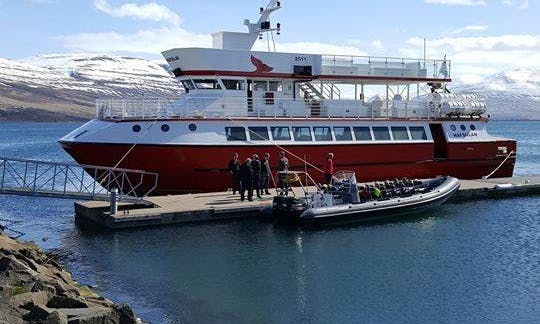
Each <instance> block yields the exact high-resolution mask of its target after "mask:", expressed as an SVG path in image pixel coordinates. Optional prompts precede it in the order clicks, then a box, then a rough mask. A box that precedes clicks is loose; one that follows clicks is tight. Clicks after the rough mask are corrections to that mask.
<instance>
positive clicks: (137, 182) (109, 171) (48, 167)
mask: <svg viewBox="0 0 540 324" xmlns="http://www.w3.org/2000/svg"><path fill="white" fill-rule="evenodd" d="M158 178H159V175H158V174H157V173H153V172H146V171H142V170H131V169H121V168H111V167H102V166H94V165H79V164H73V163H62V162H51V161H39V160H31V159H20V158H6V157H0V194H12V195H24V196H36V197H50V198H68V199H82V200H107V201H109V200H110V197H111V194H110V192H111V191H113V190H114V191H115V192H116V191H117V192H118V193H117V194H116V197H117V200H118V201H124V202H136V201H139V202H140V201H142V200H143V199H144V198H145V197H146V196H148V195H149V194H151V193H152V192H153V191H154V190H155V189H156V187H157V184H158Z"/></svg>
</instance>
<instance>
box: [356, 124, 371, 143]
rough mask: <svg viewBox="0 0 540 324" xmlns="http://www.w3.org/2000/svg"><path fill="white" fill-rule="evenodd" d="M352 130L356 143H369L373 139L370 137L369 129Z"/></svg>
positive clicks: (358, 128) (357, 128)
mask: <svg viewBox="0 0 540 324" xmlns="http://www.w3.org/2000/svg"><path fill="white" fill-rule="evenodd" d="M353 130H354V136H355V137H356V140H357V141H371V140H373V138H372V137H371V132H370V130H369V127H367V126H365V127H353Z"/></svg>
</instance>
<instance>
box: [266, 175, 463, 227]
mask: <svg viewBox="0 0 540 324" xmlns="http://www.w3.org/2000/svg"><path fill="white" fill-rule="evenodd" d="M296 173H297V174H298V173H299V172H296ZM299 178H301V177H299ZM306 179H311V178H309V176H307V175H306ZM459 186H460V182H459V180H458V179H456V178H453V177H437V178H434V179H429V180H424V181H420V180H411V179H406V178H404V179H395V180H393V181H388V180H387V181H384V182H376V183H373V184H367V185H362V186H360V185H359V184H358V183H357V181H356V176H355V173H354V172H352V171H339V172H337V173H335V174H334V175H333V176H332V183H331V184H330V185H329V186H318V185H316V186H315V188H316V191H315V192H313V193H308V192H307V190H305V191H304V193H305V196H304V197H287V196H276V197H274V200H273V205H272V214H273V216H274V217H275V218H276V219H277V220H278V221H281V222H286V223H291V222H292V223H300V224H306V223H307V224H313V223H348V222H360V221H374V220H380V219H386V218H391V217H396V216H401V215H404V214H410V213H414V212H418V211H423V210H426V209H429V208H433V207H436V206H438V205H440V204H442V203H444V202H446V201H447V200H448V199H449V198H450V197H451V196H452V195H453V194H454V193H455V192H456V191H457V190H458V189H459ZM302 188H305V187H304V186H303V185H302Z"/></svg>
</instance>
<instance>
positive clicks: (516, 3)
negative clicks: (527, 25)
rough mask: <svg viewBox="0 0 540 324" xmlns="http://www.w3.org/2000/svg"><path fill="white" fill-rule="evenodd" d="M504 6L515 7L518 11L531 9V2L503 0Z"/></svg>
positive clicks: (525, 0) (526, 0) (527, 0)
mask: <svg viewBox="0 0 540 324" xmlns="http://www.w3.org/2000/svg"><path fill="white" fill-rule="evenodd" d="M502 4H503V5H506V6H509V7H515V8H516V9H518V10H525V9H527V8H529V0H503V1H502Z"/></svg>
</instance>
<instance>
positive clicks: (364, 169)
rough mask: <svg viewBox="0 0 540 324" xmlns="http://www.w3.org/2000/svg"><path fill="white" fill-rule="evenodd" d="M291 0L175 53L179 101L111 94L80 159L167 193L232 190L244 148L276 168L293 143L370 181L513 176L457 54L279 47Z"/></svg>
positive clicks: (507, 145) (76, 135) (504, 144)
mask: <svg viewBox="0 0 540 324" xmlns="http://www.w3.org/2000/svg"><path fill="white" fill-rule="evenodd" d="M358 5H359V6H361V5H360V2H359V4H358ZM282 6H285V4H283V2H281V1H276V0H272V1H270V2H269V4H268V6H266V7H265V8H260V10H259V14H260V17H259V19H258V21H256V22H251V21H250V20H248V19H246V20H245V21H244V25H245V26H246V27H247V31H246V32H231V31H220V32H217V33H214V34H213V35H212V37H213V44H212V47H211V48H201V47H197V48H174V49H170V50H166V51H164V52H163V53H162V54H163V57H164V58H165V61H166V63H167V64H168V69H169V71H170V72H171V78H176V79H177V81H178V96H175V97H169V98H154V97H152V96H149V95H148V94H145V95H144V96H133V97H127V98H100V99H98V100H97V101H96V116H95V118H94V119H93V120H91V121H89V122H88V123H86V124H84V125H82V126H81V127H79V128H77V129H76V130H74V131H73V132H71V133H69V134H67V135H66V136H64V137H63V138H62V139H60V141H59V142H60V144H61V145H62V147H63V148H64V150H65V151H67V152H68V153H69V154H70V155H71V156H72V157H73V158H74V159H75V160H76V161H77V162H78V163H80V164H85V165H99V166H107V167H119V168H125V169H135V170H145V171H147V172H153V173H158V174H159V182H158V185H157V188H156V189H155V190H154V191H153V193H154V194H157V195H164V194H178V193H190V192H209V191H223V190H226V189H227V188H230V186H231V180H230V174H229V170H228V168H227V167H228V161H229V159H230V158H231V155H232V153H233V152H237V153H238V154H239V155H240V159H242V160H243V159H244V158H245V157H249V156H252V155H253V154H254V153H256V154H258V155H259V156H262V155H263V154H264V153H269V154H270V164H271V166H272V167H274V168H276V167H277V157H278V154H279V152H280V151H282V150H285V151H287V152H290V153H291V154H289V161H290V169H291V170H303V168H304V161H303V159H305V160H307V161H309V162H310V165H312V166H314V167H316V168H320V167H321V165H322V162H323V160H324V158H325V157H326V156H327V154H328V152H333V153H334V156H335V167H336V168H338V169H347V170H352V171H355V172H356V174H358V175H359V177H360V180H361V181H363V182H365V181H376V180H384V179H387V178H390V179H393V178H403V177H409V178H420V179H422V178H432V177H435V176H436V175H440V174H445V175H450V176H454V177H457V178H459V179H479V178H482V177H483V176H486V175H490V176H491V177H511V176H512V174H513V170H514V163H515V161H516V141H515V140H513V139H507V138H502V137H498V136H494V135H492V134H490V133H489V132H488V129H487V128H488V127H487V125H488V122H489V115H488V113H487V110H486V109H487V108H486V103H485V100H484V98H482V97H481V96H479V95H477V94H473V93H454V92H452V89H451V81H452V74H451V73H452V68H453V65H452V62H451V61H450V60H449V59H447V58H446V57H444V56H442V55H441V58H440V59H429V58H425V57H423V58H405V57H378V56H356V55H344V54H343V53H341V54H340V53H335V54H326V53H323V54H313V53H288V52H286V51H284V52H279V51H277V50H276V49H278V48H279V43H278V44H277V45H275V43H274V40H275V37H278V35H279V34H280V33H282V32H283V30H282V26H281V24H279V23H277V24H274V23H272V22H271V20H270V16H271V14H273V13H274V12H275V11H277V10H278V9H281V8H282ZM264 37H266V40H262V41H259V42H257V40H258V39H259V38H264ZM263 44H264V45H263ZM266 45H268V46H266ZM274 45H275V46H274ZM265 47H267V48H266V50H265ZM254 48H255V49H256V50H255V49H254ZM454 70H455V69H454ZM294 157H300V158H301V159H299V158H294ZM315 170H316V169H315V168H312V167H311V166H309V167H308V170H307V171H308V172H311V173H312V174H313V175H314V177H315V178H316V180H317V181H319V182H322V181H323V175H322V174H317V173H316V172H315ZM147 185H148V186H151V185H153V184H151V183H148V184H147ZM143 187H144V186H141V188H142V189H144V188H143Z"/></svg>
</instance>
